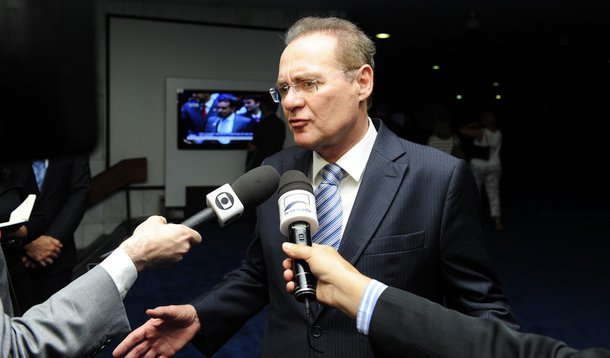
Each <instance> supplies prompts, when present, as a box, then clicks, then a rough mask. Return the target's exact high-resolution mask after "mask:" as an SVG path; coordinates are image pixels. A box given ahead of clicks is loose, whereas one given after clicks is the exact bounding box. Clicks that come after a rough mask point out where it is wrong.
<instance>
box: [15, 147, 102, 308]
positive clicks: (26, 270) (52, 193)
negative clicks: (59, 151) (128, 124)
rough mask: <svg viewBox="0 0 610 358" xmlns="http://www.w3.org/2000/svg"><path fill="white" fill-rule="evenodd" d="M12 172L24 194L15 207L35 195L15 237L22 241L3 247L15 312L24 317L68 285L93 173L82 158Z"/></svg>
mask: <svg viewBox="0 0 610 358" xmlns="http://www.w3.org/2000/svg"><path fill="white" fill-rule="evenodd" d="M39 164H40V166H41V167H42V168H40V167H39ZM13 170H14V173H13V174H12V175H13V178H12V179H11V180H14V183H15V184H16V185H17V186H18V188H19V190H20V194H21V195H22V197H21V198H20V201H19V202H17V204H19V203H20V202H21V201H22V200H23V199H25V197H27V196H28V195H29V194H36V202H35V204H34V208H33V209H32V213H31V214H30V219H29V221H28V222H27V223H25V224H24V225H22V227H21V228H20V229H19V230H18V232H17V233H16V236H18V237H21V240H19V242H18V245H15V246H13V247H10V248H5V256H6V258H7V265H8V270H9V274H10V278H11V281H12V284H13V288H14V290H15V294H16V300H17V305H15V307H18V308H19V311H20V312H21V313H23V312H25V311H27V310H28V309H29V308H30V307H31V306H33V305H35V304H38V303H41V302H44V301H46V300H47V299H48V298H49V297H50V296H51V295H52V294H54V293H55V292H57V291H59V290H60V289H62V288H63V287H65V286H67V285H68V284H69V283H70V282H71V281H72V271H73V269H74V267H75V265H76V263H77V257H76V244H75V242H74V232H75V231H76V229H77V228H78V226H79V224H80V222H81V219H82V217H83V215H84V213H85V210H86V205H87V196H88V195H89V190H90V188H91V173H90V170H89V158H88V157H86V156H79V157H65V158H51V159H42V160H33V161H29V160H27V161H21V162H18V163H15V164H14V166H13ZM13 192H15V191H14V190H13ZM16 313H17V312H16Z"/></svg>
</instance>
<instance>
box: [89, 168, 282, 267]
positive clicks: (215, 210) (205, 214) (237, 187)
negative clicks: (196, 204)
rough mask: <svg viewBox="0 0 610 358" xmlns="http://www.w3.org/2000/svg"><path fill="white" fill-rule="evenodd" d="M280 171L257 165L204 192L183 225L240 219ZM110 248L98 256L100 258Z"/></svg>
mask: <svg viewBox="0 0 610 358" xmlns="http://www.w3.org/2000/svg"><path fill="white" fill-rule="evenodd" d="M279 177H280V174H279V173H278V172H277V170H275V168H273V167H272V166H270V165H262V166H260V167H256V168H254V169H252V170H250V171H248V172H247V173H245V174H243V175H242V176H240V177H239V178H237V179H236V180H235V181H234V182H233V185H229V184H224V185H222V186H221V187H219V188H217V189H216V190H214V191H212V192H211V193H209V194H208V195H206V203H207V205H208V207H207V208H205V209H203V210H201V211H200V212H198V213H197V214H195V215H193V216H191V217H190V218H188V219H186V220H184V221H183V222H182V225H185V226H188V227H190V228H191V229H195V228H197V227H199V226H201V225H203V224H205V223H207V222H209V221H211V220H212V219H214V218H216V219H217V220H218V224H220V226H225V225H226V224H228V223H229V222H231V221H233V220H235V219H237V218H239V217H240V216H241V214H243V212H244V208H245V207H252V206H258V205H259V204H260V203H262V202H263V201H265V200H267V198H269V197H270V196H271V195H273V193H274V192H275V190H276V189H277V185H278V182H279V180H280V179H279ZM111 253H112V251H109V252H107V253H105V254H103V255H101V256H100V259H101V260H103V259H105V258H106V257H108V256H110V254H111Z"/></svg>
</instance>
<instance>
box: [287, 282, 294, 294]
mask: <svg viewBox="0 0 610 358" xmlns="http://www.w3.org/2000/svg"><path fill="white" fill-rule="evenodd" d="M286 291H287V292H288V293H293V292H294V281H290V282H286Z"/></svg>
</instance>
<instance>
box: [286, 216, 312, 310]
mask: <svg viewBox="0 0 610 358" xmlns="http://www.w3.org/2000/svg"><path fill="white" fill-rule="evenodd" d="M289 239H290V241H291V242H292V243H294V244H297V245H307V246H311V231H310V228H309V224H308V223H306V222H304V221H297V222H295V223H292V224H291V225H290V235H289ZM293 265H294V267H293V271H294V272H295V276H294V282H295V285H296V287H295V290H294V296H295V298H296V299H297V301H299V302H305V304H306V306H309V302H310V301H315V299H316V277H315V276H314V275H313V274H312V273H311V270H310V269H309V265H308V264H307V262H305V261H303V260H294V261H293ZM307 308H309V307H307ZM307 311H308V310H307Z"/></svg>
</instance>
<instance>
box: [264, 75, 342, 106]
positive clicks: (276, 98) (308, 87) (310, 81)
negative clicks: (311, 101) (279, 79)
mask: <svg viewBox="0 0 610 358" xmlns="http://www.w3.org/2000/svg"><path fill="white" fill-rule="evenodd" d="M350 71H352V70H350ZM350 71H340V72H339V73H337V74H336V75H334V76H332V77H331V78H333V77H336V76H337V75H338V74H342V73H343V74H345V73H347V72H350ZM318 80H319V79H317V78H305V79H302V80H297V81H294V82H293V83H292V84H291V85H289V84H288V83H283V84H281V85H279V86H278V87H273V88H270V89H269V94H270V95H271V98H272V99H273V102H275V103H280V102H281V101H282V99H284V98H286V96H287V95H288V91H290V88H293V89H294V92H295V93H301V94H305V93H313V92H316V91H318V85H319V84H318Z"/></svg>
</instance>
